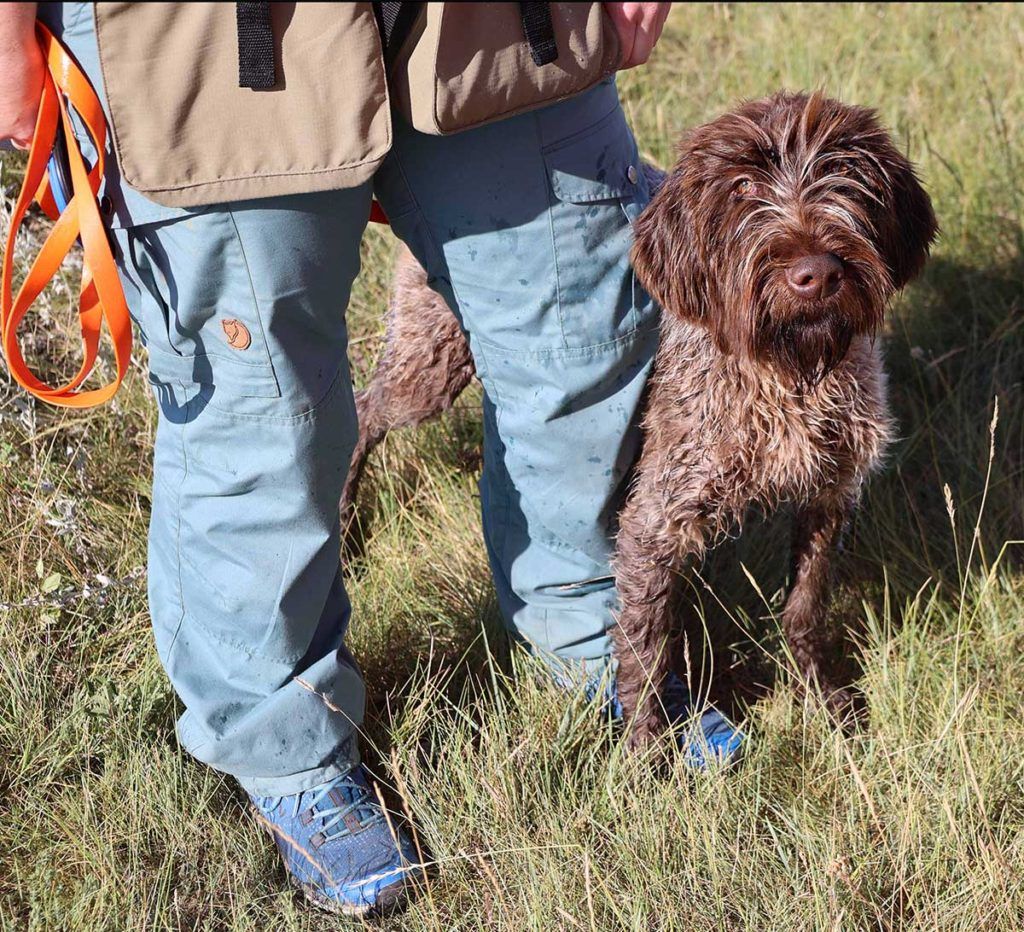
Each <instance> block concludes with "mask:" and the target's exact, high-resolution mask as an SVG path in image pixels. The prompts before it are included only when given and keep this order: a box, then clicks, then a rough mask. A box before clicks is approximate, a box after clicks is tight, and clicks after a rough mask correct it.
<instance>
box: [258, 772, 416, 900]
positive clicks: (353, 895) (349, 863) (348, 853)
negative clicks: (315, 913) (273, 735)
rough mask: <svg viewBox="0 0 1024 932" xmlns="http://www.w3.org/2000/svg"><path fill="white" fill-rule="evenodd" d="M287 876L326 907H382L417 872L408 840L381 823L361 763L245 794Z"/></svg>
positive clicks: (400, 896)
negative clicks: (312, 781)
mask: <svg viewBox="0 0 1024 932" xmlns="http://www.w3.org/2000/svg"><path fill="white" fill-rule="evenodd" d="M250 799H252V802H253V805H254V806H255V807H256V812H257V817H258V818H259V820H260V822H261V823H262V825H263V827H264V828H265V829H267V831H269V832H270V834H271V835H273V837H274V841H275V842H276V843H277V847H278V850H279V851H280V852H281V857H283V858H284V864H285V867H286V868H287V870H288V874H289V877H290V879H291V881H292V883H293V884H294V885H295V886H297V887H298V888H299V889H300V890H301V891H302V892H303V893H304V894H305V895H306V898H307V899H308V900H310V902H312V903H314V904H315V905H317V906H319V907H321V908H322V909H326V910H328V911H330V912H333V913H342V914H344V915H347V916H366V915H369V914H371V913H373V914H377V913H382V912H388V911H390V910H392V909H393V908H395V907H397V906H399V905H400V904H401V903H402V902H404V900H405V899H406V896H407V893H408V888H409V886H410V882H411V881H413V880H415V879H417V878H419V877H421V876H422V867H421V865H420V864H418V863H417V858H416V853H415V850H414V848H413V844H412V841H411V840H410V839H409V838H408V836H406V834H405V833H404V832H401V831H398V830H397V829H395V832H396V834H397V843H396V839H395V836H394V835H392V829H391V828H389V827H388V823H387V820H386V819H385V818H384V811H383V810H382V809H381V807H380V804H379V802H378V801H377V798H376V796H375V795H374V794H373V791H372V790H371V789H370V787H369V786H368V784H367V781H366V774H365V772H364V770H363V767H362V765H358V766H356V767H353V768H352V769H351V770H350V771H348V773H346V774H344V775H343V776H340V777H336V778H335V779H334V780H331V781H330V782H329V783H324V784H321V785H320V786H316V787H313V788H312V789H309V790H306V791H305V792H303V793H296V794H295V795H293V796H251V795H250Z"/></svg>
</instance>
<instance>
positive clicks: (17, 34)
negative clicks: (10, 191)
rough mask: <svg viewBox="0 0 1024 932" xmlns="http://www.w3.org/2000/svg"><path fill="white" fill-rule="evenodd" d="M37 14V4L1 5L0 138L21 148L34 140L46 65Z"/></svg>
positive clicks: (24, 147) (26, 146)
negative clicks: (36, 22)
mask: <svg viewBox="0 0 1024 932" xmlns="http://www.w3.org/2000/svg"><path fill="white" fill-rule="evenodd" d="M35 17H36V4H34V3H5V4H2V5H0V141H4V140H10V141H11V142H12V143H13V144H14V145H15V146H16V147H17V148H19V149H27V148H28V147H29V145H30V144H31V142H32V133H33V132H34V131H35V128H36V114H37V112H38V111H39V98H40V95H41V94H42V90H43V75H44V72H45V67H46V66H45V63H44V62H43V53H42V51H41V50H40V48H39V43H38V42H37V41H36V34H35Z"/></svg>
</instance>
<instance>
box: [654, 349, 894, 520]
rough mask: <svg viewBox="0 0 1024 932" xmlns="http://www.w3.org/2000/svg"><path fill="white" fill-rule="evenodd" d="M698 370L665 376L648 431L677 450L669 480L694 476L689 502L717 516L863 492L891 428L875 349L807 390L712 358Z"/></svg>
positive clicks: (854, 354)
mask: <svg viewBox="0 0 1024 932" xmlns="http://www.w3.org/2000/svg"><path fill="white" fill-rule="evenodd" d="M691 360H692V361H693V362H698V360H697V359H694V358H693V357H691ZM700 362H704V363H705V365H700V364H699V363H698V364H697V365H695V366H690V367H680V368H679V369H677V371H676V373H675V379H674V380H665V379H663V378H660V377H659V379H658V385H657V387H656V390H655V393H654V394H653V395H652V398H651V403H652V405H651V407H652V410H651V411H650V412H649V418H648V432H649V433H651V432H652V428H657V427H660V430H654V431H653V432H654V433H660V434H662V436H663V439H662V440H660V441H656V443H655V447H657V446H660V447H661V448H662V449H663V450H666V449H671V450H673V453H672V454H670V455H671V456H672V458H674V459H676V463H675V468H673V469H670V470H665V469H664V468H663V469H662V470H661V471H662V472H663V475H676V476H678V477H682V476H688V477H689V481H687V482H686V484H687V486H688V487H689V489H690V492H689V493H688V494H692V495H696V497H698V498H700V499H702V500H703V501H704V507H706V508H707V509H708V510H710V511H711V512H716V511H721V512H722V513H723V515H724V514H725V513H729V512H742V511H743V510H744V509H745V508H746V507H747V505H750V504H754V503H760V504H762V505H764V506H766V507H774V506H775V505H776V504H778V503H779V502H782V501H795V502H802V501H808V500H810V499H813V498H816V497H818V496H820V495H822V494H827V492H828V491H829V490H830V489H840V490H842V489H846V488H851V487H854V486H856V485H859V484H860V482H861V481H862V480H863V478H864V477H865V476H866V475H867V473H868V472H870V471H871V470H872V469H873V468H874V467H875V466H876V465H877V464H878V462H879V461H880V459H881V456H882V453H883V451H884V448H885V445H886V443H887V441H888V439H889V437H890V434H891V423H890V421H889V417H888V414H887V410H886V402H885V383H884V375H883V372H882V368H881V364H880V360H879V358H878V355H877V353H876V352H875V349H874V347H872V346H870V345H869V344H865V345H863V346H856V347H854V348H852V350H851V353H850V356H849V357H848V359H847V360H846V361H845V362H844V363H842V364H840V366H839V367H838V368H837V369H836V370H835V371H834V372H833V373H832V374H830V375H829V376H828V377H827V378H826V379H825V380H824V381H823V382H822V383H821V384H820V385H818V386H817V387H816V388H814V389H813V390H806V391H803V392H801V391H799V390H796V389H793V388H792V387H790V386H786V385H784V384H782V383H781V382H780V381H778V380H777V379H773V378H771V377H770V375H766V374H765V373H763V372H752V371H750V370H746V371H741V370H740V368H739V367H738V366H737V365H735V364H734V363H732V362H729V361H726V362H719V361H718V360H715V361H710V364H709V360H708V358H707V356H706V355H705V356H704V357H703V359H701V360H700ZM657 408H662V409H663V410H662V412H661V413H662V414H664V415H665V417H664V418H661V417H659V416H658V414H659V412H658V411H657V410H655V409H657ZM659 421H661V424H660V425H659V424H658V422H659ZM667 434H674V435H675V438H674V439H675V443H669V442H666V441H668V440H669V437H668V436H666V435H667ZM648 449H649V447H648V440H647V439H645V452H646V451H648ZM651 452H652V453H653V452H654V451H653V450H651Z"/></svg>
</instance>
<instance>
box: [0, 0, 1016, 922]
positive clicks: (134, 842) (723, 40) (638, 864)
mask: <svg viewBox="0 0 1024 932" xmlns="http://www.w3.org/2000/svg"><path fill="white" fill-rule="evenodd" d="M1022 60H1024V11H1022V9H1021V8H1020V7H1015V6H1013V5H1009V4H1007V5H982V4H966V5H929V4H908V5H895V6H881V5H872V4H855V5H854V4H850V5H846V4H830V5H802V4H791V5H780V6H777V7H772V6H761V5H742V4H737V5H733V4H715V5H713V6H696V7H690V6H682V5H680V7H679V8H677V9H676V10H675V11H674V13H673V15H672V17H671V19H670V22H669V25H668V29H667V32H666V35H665V38H664V39H663V41H662V44H661V46H660V47H659V49H658V51H657V53H656V56H655V60H654V62H653V63H652V64H651V66H650V67H648V68H645V69H641V70H638V71H635V72H631V73H629V74H626V75H624V76H623V77H622V79H621V88H622V92H623V97H624V100H625V105H626V109H627V112H628V115H629V117H630V119H631V121H632V123H633V126H634V128H635V130H636V133H637V136H638V139H639V142H640V146H641V149H642V151H643V152H644V153H645V154H646V155H647V156H648V157H650V158H651V159H653V160H655V161H657V162H660V163H662V164H665V163H667V162H668V161H670V160H671V158H672V144H673V140H674V139H675V138H676V137H677V136H678V134H679V133H680V132H681V131H682V130H683V129H684V128H685V127H687V126H690V125H693V124H694V123H696V122H698V121H702V120H705V119H709V118H711V117H713V116H715V115H717V114H718V113H720V112H721V111H722V110H724V109H726V108H728V107H730V106H731V105H733V104H734V103H735V102H736V101H737V100H739V99H740V98H743V97H755V96H760V95H763V94H766V93H769V92H771V91H774V90H776V89H778V88H780V87H788V88H816V87H822V88H824V89H826V90H827V91H828V92H830V93H834V94H836V95H838V96H841V97H842V98H844V99H845V100H848V101H855V102H858V103H863V104H870V105H872V106H875V107H877V108H878V109H879V111H880V113H881V115H882V117H883V119H884V121H885V122H886V123H887V124H888V125H889V126H890V127H891V128H892V130H893V132H894V133H895V135H896V137H897V139H898V140H899V142H900V144H901V145H902V146H904V147H905V148H906V149H907V151H908V152H909V154H910V156H911V157H912V158H913V159H914V160H915V162H916V163H917V164H918V165H919V167H920V171H921V175H922V178H923V179H924V181H925V182H926V184H927V186H928V188H929V190H930V192H931V194H932V197H933V198H934V200H935V205H936V209H937V213H938V216H939V219H940V222H941V225H942V236H941V239H940V241H939V243H938V246H937V247H936V249H935V252H934V257H933V259H932V261H931V263H930V265H929V267H928V269H927V271H926V273H925V275H924V277H923V279H922V280H920V281H919V282H917V283H916V284H914V285H913V286H911V287H910V288H909V289H907V291H906V293H905V294H904V295H903V296H902V297H901V298H900V299H899V300H898V301H897V302H896V304H895V306H894V308H893V312H892V314H891V315H890V320H889V325H888V328H887V333H886V335H885V355H886V360H887V366H888V369H889V371H890V373H891V381H892V399H893V406H894V409H895V413H896V416H897V418H898V420H899V425H900V428H899V436H900V440H899V442H898V443H897V444H896V446H895V448H894V450H893V453H892V456H891V458H890V461H889V463H888V467H887V469H886V471H885V473H884V474H883V475H882V476H880V477H878V478H877V479H876V480H875V481H874V482H873V483H872V485H871V487H870V489H869V491H868V494H867V497H866V499H865V502H864V508H863V510H862V512H861V514H860V516H859V518H858V520H857V524H856V527H855V528H854V531H853V534H852V535H851V537H850V539H849V541H848V545H847V550H846V554H845V556H844V557H843V559H842V561H841V565H840V568H839V590H838V594H837V598H836V605H835V610H834V617H835V619H836V624H837V629H838V630H839V631H840V632H842V633H844V634H845V637H846V640H847V642H848V643H849V644H850V645H851V649H852V650H853V651H854V653H855V656H856V657H857V658H858V668H857V677H858V685H859V686H860V687H861V688H862V689H863V691H864V694H865V696H866V698H867V701H868V712H867V714H866V717H865V720H864V722H863V723H862V727H861V728H860V729H858V730H854V731H852V732H845V731H843V730H842V729H840V728H838V727H837V726H836V723H835V722H834V721H832V720H831V719H830V718H829V716H828V715H827V714H826V713H824V712H823V711H821V710H820V709H819V708H818V707H817V706H816V705H815V704H814V703H810V702H805V701H804V700H802V699H799V698H797V697H796V696H795V694H794V692H793V690H792V688H791V683H792V679H791V674H790V673H789V668H788V667H787V664H786V658H785V655H784V651H783V649H782V646H781V643H780V637H779V625H778V609H779V607H780V604H781V596H782V592H783V587H784V585H785V579H786V572H787V566H786V562H785V559H784V552H785V547H784V542H785V527H784V522H783V523H780V522H772V523H771V524H768V525H763V526H758V525H757V524H756V523H755V524H754V525H752V526H751V527H750V528H749V531H748V534H747V536H746V537H745V538H744V539H743V540H742V541H741V542H740V543H739V544H738V545H736V546H733V547H731V548H729V549H727V550H724V551H723V552H722V553H721V554H719V556H718V557H717V558H716V559H715V560H714V561H712V563H711V564H709V566H708V567H706V568H705V571H704V573H703V576H702V578H701V579H700V580H698V581H697V586H696V589H695V592H697V593H699V597H700V600H701V603H702V606H703V608H704V610H705V612H706V616H707V619H708V626H709V629H710V630H712V631H713V632H714V633H715V640H716V644H717V648H718V649H717V651H716V654H715V658H716V662H717V663H718V665H719V671H725V672H727V673H728V674H729V675H728V676H727V677H720V678H718V680H717V681H718V682H728V683H731V684H732V686H731V689H732V696H731V698H732V700H733V701H734V702H735V707H736V711H737V714H738V715H740V716H741V717H742V718H743V720H744V723H745V727H746V729H747V730H748V731H749V733H750V738H751V741H750V747H751V750H750V753H749V755H748V757H747V758H746V760H745V761H744V763H743V765H742V766H741V767H739V768H738V769H736V770H735V771H734V772H729V773H725V774H718V775H713V776H707V777H701V778H696V779H694V778H692V777H691V776H690V775H688V774H687V773H686V771H685V770H684V768H683V767H682V766H681V765H680V764H679V763H678V762H675V763H670V765H669V766H668V767H667V768H658V767H655V766H654V762H653V761H651V760H631V759H628V758H626V757H624V756H623V755H622V754H621V753H620V751H619V749H618V748H617V746H616V744H615V742H614V739H613V737H612V736H611V735H609V734H608V733H607V732H606V730H605V729H604V727H603V726H602V725H601V723H600V721H599V720H598V718H597V716H596V715H595V714H594V710H593V708H592V707H590V706H587V705H586V704H585V703H584V702H583V701H582V700H577V701H568V700H567V699H566V698H565V697H564V696H562V695H560V694H558V693H556V692H555V691H554V690H553V689H552V688H551V687H549V686H545V685H542V684H538V682H537V681H536V678H535V677H533V676H532V675H531V670H530V669H529V666H528V664H524V663H521V662H519V663H510V661H509V658H508V652H507V650H506V649H505V647H504V642H503V639H502V635H501V633H500V632H501V626H500V623H499V621H498V619H497V613H496V607H495V602H494V596H493V592H492V589H491V584H490V582H489V579H488V575H487V569H486V563H485V559H484V553H483V546H482V543H481V539H480V531H479V523H478V518H477V500H476V493H475V480H476V475H477V471H478V469H479V460H478V457H477V449H478V441H479V418H478V395H477V394H475V393H470V394H468V395H467V397H465V398H464V399H463V400H462V401H461V402H460V404H459V406H458V408H457V410H456V411H454V412H453V413H452V414H451V415H450V416H448V417H446V418H444V419H443V420H442V421H440V422H438V423H436V424H433V425H431V426H429V427H427V428H425V429H422V430H420V431H419V432H416V433H413V434H409V435H396V436H395V437H393V438H390V439H389V440H388V442H387V443H386V445H385V446H384V447H383V448H382V450H381V451H380V453H379V454H378V455H376V456H375V458H374V460H373V462H372V466H371V472H370V474H369V476H368V481H367V483H366V485H365V486H364V493H365V494H364V502H365V505H366V508H365V515H364V518H365V522H366V531H367V540H366V548H365V553H364V555H363V556H362V557H361V558H360V559H359V560H357V561H355V562H354V563H353V565H352V566H351V568H350V572H351V575H352V583H351V591H352V596H353V601H354V604H355V622H354V624H353V633H352V646H353V647H354V649H355V651H356V653H357V654H358V656H359V657H360V658H361V660H362V661H363V664H364V666H365V671H366V678H367V683H368V686H369V690H370V698H371V710H370V713H371V714H370V718H369V722H368V729H367V730H368V737H367V744H368V753H367V759H368V761H369V762H370V764H371V765H372V768H373V770H374V772H375V773H377V774H378V775H379V776H380V777H381V778H382V779H383V780H384V781H386V783H387V784H388V785H389V786H390V787H392V788H393V790H394V791H395V797H394V798H395V799H397V800H400V801H402V802H403V803H404V805H405V806H406V808H407V809H408V811H409V813H410V814H411V816H412V818H413V821H414V824H415V826H416V830H417V834H418V837H419V839H420V840H421V842H422V843H423V845H424V847H425V848H426V849H429V852H430V856H431V857H432V859H433V860H434V862H435V863H436V868H435V870H434V872H433V874H432V877H431V879H430V882H429V884H428V885H427V887H426V888H425V889H424V890H423V891H422V896H421V897H420V898H419V900H418V901H417V903H416V904H415V905H414V906H413V907H412V908H411V910H410V911H409V912H408V913H406V914H405V915H404V916H402V917H399V918H395V919H391V920H388V921H386V922H384V923H383V924H381V927H382V928H387V929H410V930H414V929H415V930H419V929H424V930H426V929H436V930H445V932H447V930H454V929H509V930H515V932H518V930H527V929H537V930H550V929H565V930H569V929H586V930H608V929H644V930H648V929H681V930H692V929H696V930H704V929H707V930H713V929H758V930H760V929H770V930H789V929H793V930H805V929H836V930H840V929H868V928H882V929H934V928H942V929H971V930H974V929H980V928H984V929H1006V930H1016V929H1020V928H1021V927H1024V867H1022V865H1024V758H1022V756H1021V754H1020V748H1021V747H1022V746H1024V711H1022V709H1024V707H1022V704H1021V701H1020V683H1021V682H1022V680H1024V561H1022V544H1021V540H1022V538H1024V393H1022V378H1024V177H1022V173H1021V169H1022V163H1024V73H1022V72H1024V68H1022V65H1021V62H1022ZM17 173H18V160H17V159H14V158H11V157H10V156H9V155H6V154H5V156H4V165H3V184H4V186H5V187H8V188H9V187H11V186H13V185H14V184H15V183H16V181H17ZM3 223H5V221H3ZM0 225H2V223H0ZM39 230H40V228H39V227H38V226H37V227H36V229H35V231H34V233H33V234H32V237H37V236H38V233H39ZM32 237H29V238H26V240H25V241H24V243H23V248H22V250H21V251H20V252H19V261H20V262H22V263H23V262H24V260H25V257H26V256H27V255H28V252H29V250H30V247H31V242H30V239H31V238H32ZM392 248H393V245H392V242H391V240H390V239H389V237H388V234H387V233H386V232H384V231H382V230H379V229H375V230H372V231H371V232H370V234H369V235H368V236H367V238H366V242H365V252H364V259H365V262H364V271H363V274H362V277H361V278H360V281H359V283H358V286H357V288H356V292H355V297H354V300H353V304H352V307H351V309H350V322H351V330H352V333H353V336H354V340H353V347H352V355H353V359H354V362H355V368H356V374H357V379H358V380H362V379H365V377H366V374H367V372H368V370H369V368H370V366H372V362H373V359H374V356H375V354H376V353H377V351H378V350H379V347H380V337H381V331H382V327H381V311H382V308H383V304H384V300H385V292H386V286H387V279H388V268H389V261H390V255H391V253H392ZM73 282H74V275H73V274H71V272H70V271H69V273H68V277H67V279H66V281H64V282H62V283H61V284H60V285H59V286H58V287H57V288H56V289H55V291H54V292H53V294H52V295H51V297H50V298H49V299H48V301H47V302H46V303H45V305H44V306H43V308H42V312H41V314H40V316H39V317H38V318H37V319H36V321H35V323H34V325H33V327H32V328H31V330H30V335H29V337H28V340H27V343H28V345H29V347H30V349H31V350H32V351H33V352H34V354H35V357H36V358H43V357H49V358H53V359H58V360H60V359H64V360H65V364H67V363H68V357H69V356H70V355H73V354H74V352H75V351H76V349H77V347H76V345H75V342H74V340H70V339H69V338H68V336H67V334H68V333H69V326H70V323H71V322H72V321H71V318H70V317H69V315H68V313H67V306H68V297H69V294H70V288H71V286H72V285H73ZM153 429H154V406H153V403H152V401H151V400H150V398H149V396H148V392H147V386H146V380H145V369H144V358H143V357H142V354H141V352H140V353H139V356H138V358H137V360H136V363H135V365H134V367H133V369H132V372H131V374H130V377H129V379H128V382H127V384H126V385H125V386H124V388H123V389H122V390H121V392H120V394H119V395H118V397H117V399H116V401H115V403H114V404H112V405H109V406H107V407H105V408H102V409H100V410H96V411H91V412H88V413H84V414H82V413H71V414H69V413H64V412H60V411H55V410H53V409H49V408H46V407H43V406H40V405H36V404H33V403H30V402H29V401H28V400H27V398H26V397H25V396H24V395H23V394H22V393H21V392H20V391H18V390H16V388H15V387H14V386H12V385H11V384H10V383H9V381H7V378H6V376H3V377H0V565H2V566H3V573H2V576H0V926H2V927H4V928H19V929H20V928H32V929H40V930H56V929H141V928H146V929H253V930H255V929H304V930H327V929H335V928H338V927H339V921H337V920H335V919H332V918H330V917H324V916H322V915H319V914H316V913H314V912H311V911H310V910H309V909H308V908H307V907H306V906H305V905H304V903H303V902H302V901H300V900H298V899H296V898H295V897H294V896H293V895H292V894H291V893H290V892H289V891H288V889H287V888H286V886H285V884H284V882H283V881H284V878H283V874H282V871H281V868H280V867H279V866H278V862H277V860H276V859H275V857H274V854H273V852H272V850H271V849H270V847H269V846H268V843H267V841H266V839H265V837H264V836H263V835H262V834H261V833H260V832H259V830H258V829H257V826H256V824H255V822H254V821H253V820H252V818H251V817H250V816H249V815H248V813H247V811H246V806H245V801H244V799H243V796H242V795H241V794H240V793H239V791H238V790H237V789H236V788H234V787H233V786H232V784H231V783H230V782H229V781H227V780H224V779H222V778H221V777H220V776H218V775H216V774H215V773H212V772H211V771H209V770H206V769H204V768H203V767H201V766H199V765H197V764H195V763H193V762H192V761H190V760H188V759H186V758H185V757H183V756H182V755H181V754H180V753H179V751H178V749H177V747H176V744H175V738H174V732H173V722H174V718H175V715H176V713H177V711H178V706H177V701H176V699H175V698H174V696H173V694H172V693H171V691H170V689H169V687H168V685H167V683H166V681H165V679H164V677H163V675H162V672H161V670H160V668H159V664H158V662H157V659H156V657H155V654H154V652H153V649H152V645H151V638H150V634H149V629H148V617H147V611H146V601H145V575H144V565H145V530H146V521H147V514H148V511H149V494H150V492H149V489H150V480H149V476H150V449H151V445H152V438H153Z"/></svg>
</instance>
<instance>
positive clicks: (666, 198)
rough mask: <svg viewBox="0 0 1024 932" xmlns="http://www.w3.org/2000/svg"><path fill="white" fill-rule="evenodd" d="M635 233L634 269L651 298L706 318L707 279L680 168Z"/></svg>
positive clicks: (668, 179) (642, 216)
mask: <svg viewBox="0 0 1024 932" xmlns="http://www.w3.org/2000/svg"><path fill="white" fill-rule="evenodd" d="M633 232H634V237H635V239H634V242H633V251H632V255H631V259H632V262H633V270H634V271H635V272H636V275H637V278H639V279H640V283H641V284H642V285H643V286H644V288H646V289H647V292H648V294H650V296H651V297H652V298H654V300H655V301H657V302H658V304H660V305H661V307H662V308H663V309H664V310H666V311H668V312H669V313H671V314H675V315H676V316H677V317H682V318H688V319H697V318H699V317H701V316H702V314H703V312H704V309H705V308H706V306H707V294H706V287H707V286H706V276H704V275H703V274H702V273H703V267H702V263H701V261H700V256H699V255H698V254H697V249H698V238H697V237H696V236H695V235H694V234H695V231H694V229H693V217H692V212H691V208H690V205H689V202H688V196H687V186H686V180H685V177H684V170H683V169H682V168H681V167H680V166H679V165H677V166H676V168H675V169H673V171H672V172H671V173H670V174H669V175H668V176H667V177H666V178H665V180H664V181H663V182H662V184H661V186H660V187H659V188H658V191H657V193H656V194H655V195H654V198H653V199H652V200H651V202H650V203H649V204H648V205H647V207H646V208H645V209H644V211H643V213H641V214H640V216H639V218H638V219H637V221H636V223H635V224H634V228H633Z"/></svg>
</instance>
